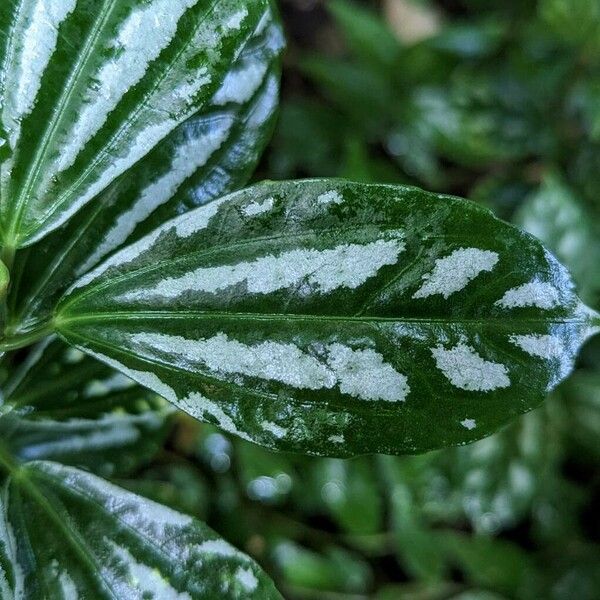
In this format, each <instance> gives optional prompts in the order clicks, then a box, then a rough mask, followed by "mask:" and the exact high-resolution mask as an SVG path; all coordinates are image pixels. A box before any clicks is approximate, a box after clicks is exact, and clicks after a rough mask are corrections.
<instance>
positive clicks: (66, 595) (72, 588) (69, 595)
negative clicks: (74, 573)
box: [58, 571, 79, 600]
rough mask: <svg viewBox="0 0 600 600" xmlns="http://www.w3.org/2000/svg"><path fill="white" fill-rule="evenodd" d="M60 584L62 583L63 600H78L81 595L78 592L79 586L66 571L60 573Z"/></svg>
mask: <svg viewBox="0 0 600 600" xmlns="http://www.w3.org/2000/svg"><path fill="white" fill-rule="evenodd" d="M58 582H59V583H60V590H61V592H62V595H63V600H78V598H79V593H78V592H77V586H76V585H75V582H74V581H73V580H72V579H71V577H70V576H69V574H68V573H67V572H66V571H61V572H60V575H59V576H58Z"/></svg>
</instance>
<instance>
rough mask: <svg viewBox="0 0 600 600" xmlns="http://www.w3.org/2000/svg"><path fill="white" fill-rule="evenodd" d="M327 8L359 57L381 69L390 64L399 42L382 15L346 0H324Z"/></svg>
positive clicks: (385, 68) (394, 57)
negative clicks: (326, 0)
mask: <svg viewBox="0 0 600 600" xmlns="http://www.w3.org/2000/svg"><path fill="white" fill-rule="evenodd" d="M327 10H329V12H330V13H331V14H332V16H333V18H334V19H335V22H336V25H337V27H338V28H339V29H340V30H341V31H342V32H343V34H344V37H345V39H346V42H347V43H348V45H349V46H350V48H351V49H352V51H353V52H354V53H355V54H356V55H357V56H358V57H359V58H361V59H363V60H364V61H365V62H366V63H367V64H368V63H371V64H372V65H373V68H376V69H383V70H384V71H386V70H387V69H389V68H390V67H392V66H393V64H394V62H395V59H396V58H397V56H398V54H399V53H400V44H399V43H398V41H397V40H396V38H395V37H394V34H393V32H392V31H391V30H390V28H389V27H388V26H387V23H386V22H385V21H384V20H383V19H382V18H380V17H379V16H378V15H376V14H375V13H374V12H373V11H372V10H368V9H365V8H364V7H362V6H360V5H359V4H356V3H355V2H348V1H347V0H332V1H331V2H328V3H327Z"/></svg>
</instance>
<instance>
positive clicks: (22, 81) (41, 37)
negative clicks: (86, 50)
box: [7, 0, 76, 147]
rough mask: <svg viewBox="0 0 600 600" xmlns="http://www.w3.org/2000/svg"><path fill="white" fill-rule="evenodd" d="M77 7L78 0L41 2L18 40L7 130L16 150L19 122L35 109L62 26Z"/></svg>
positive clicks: (47, 0) (45, 0) (36, 6)
mask: <svg viewBox="0 0 600 600" xmlns="http://www.w3.org/2000/svg"><path fill="white" fill-rule="evenodd" d="M75 4H76V2H75V0H38V2H36V3H35V8H34V9H33V14H31V15H30V16H28V17H26V18H28V19H29V25H28V27H27V29H26V30H25V31H24V32H22V33H21V34H20V36H22V38H21V39H19V40H18V41H21V40H22V44H23V47H22V55H21V58H20V60H19V73H18V75H17V83H16V85H10V86H9V87H8V94H10V95H11V96H12V103H13V104H14V114H11V115H10V117H9V120H8V122H7V129H9V130H12V134H11V146H13V147H14V146H15V143H16V138H17V136H18V135H19V132H20V122H21V120H22V119H23V118H24V117H25V116H26V115H28V114H29V113H30V112H31V110H32V109H33V106H34V103H35V100H36V98H37V95H38V92H39V90H40V85H41V80H42V75H43V74H44V71H45V70H46V67H47V66H48V63H49V62H50V59H51V57H52V55H53V54H54V51H55V49H56V44H57V41H58V30H59V27H60V25H61V23H62V22H63V21H64V20H65V19H66V18H67V17H68V16H69V14H71V13H72V12H73V10H74V9H75ZM20 36H19V37H20Z"/></svg>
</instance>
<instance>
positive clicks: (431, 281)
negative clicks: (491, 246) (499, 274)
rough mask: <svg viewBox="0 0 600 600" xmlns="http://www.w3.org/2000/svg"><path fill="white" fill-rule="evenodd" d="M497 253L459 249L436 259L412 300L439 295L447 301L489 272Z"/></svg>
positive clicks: (476, 249)
mask: <svg viewBox="0 0 600 600" xmlns="http://www.w3.org/2000/svg"><path fill="white" fill-rule="evenodd" d="M498 260H499V257H498V253H497V252H492V251H490V250H480V249H479V248H459V249H458V250H454V252H452V253H451V254H450V255H449V256H446V257H444V258H438V259H437V260H436V261H435V266H434V268H433V271H432V272H431V273H429V274H427V275H424V276H423V280H424V283H423V285H422V286H421V287H420V288H419V289H418V290H417V291H416V292H415V293H414V295H413V298H428V297H429V296H433V295H435V294H441V295H442V296H443V297H444V298H445V299H448V298H449V297H450V296H451V295H452V294H454V293H455V292H459V291H460V290H462V289H464V288H465V287H466V286H467V284H468V283H469V282H471V281H472V280H473V279H475V277H477V276H478V275H479V274H481V273H483V272H485V271H491V270H492V269H493V268H494V267H495V266H496V264H497V263H498Z"/></svg>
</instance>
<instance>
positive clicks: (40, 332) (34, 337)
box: [0, 323, 54, 352]
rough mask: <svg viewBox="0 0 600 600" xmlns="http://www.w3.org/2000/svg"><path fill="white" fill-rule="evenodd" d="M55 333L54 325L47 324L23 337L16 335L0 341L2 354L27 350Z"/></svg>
mask: <svg viewBox="0 0 600 600" xmlns="http://www.w3.org/2000/svg"><path fill="white" fill-rule="evenodd" d="M53 333H54V326H53V324H52V323H47V324H45V325H44V326H43V327H40V328H39V329H35V330H34V331H30V332H29V333H25V334H23V335H16V336H14V337H8V338H6V339H3V340H1V341H0V352H8V351H10V350H19V349H20V348H26V347H27V346H31V345H32V344H35V343H36V342H39V341H41V340H43V339H44V338H45V337H48V336H49V335H52V334H53Z"/></svg>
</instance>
